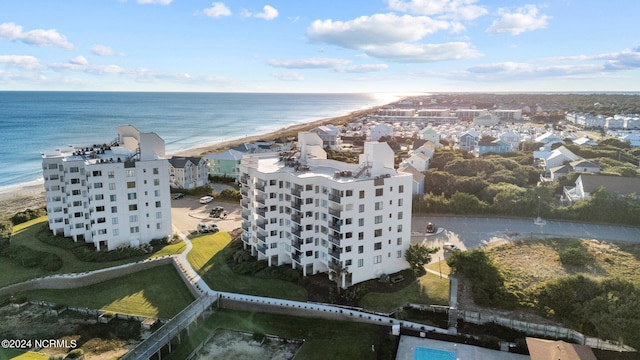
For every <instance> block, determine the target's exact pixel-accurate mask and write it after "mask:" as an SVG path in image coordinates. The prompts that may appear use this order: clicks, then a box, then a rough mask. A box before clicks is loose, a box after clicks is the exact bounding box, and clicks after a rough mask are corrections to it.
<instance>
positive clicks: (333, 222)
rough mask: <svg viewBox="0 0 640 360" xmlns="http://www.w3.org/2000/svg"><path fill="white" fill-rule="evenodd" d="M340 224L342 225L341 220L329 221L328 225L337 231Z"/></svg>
mask: <svg viewBox="0 0 640 360" xmlns="http://www.w3.org/2000/svg"><path fill="white" fill-rule="evenodd" d="M341 226H342V220H338V221H331V222H329V227H330V228H331V229H333V230H335V231H337V232H340V227H341Z"/></svg>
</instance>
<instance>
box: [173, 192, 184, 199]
mask: <svg viewBox="0 0 640 360" xmlns="http://www.w3.org/2000/svg"><path fill="white" fill-rule="evenodd" d="M183 197H184V194H183V193H174V194H173V195H171V198H172V199H174V200H178V199H182V198H183Z"/></svg>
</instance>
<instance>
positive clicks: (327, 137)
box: [311, 124, 340, 150]
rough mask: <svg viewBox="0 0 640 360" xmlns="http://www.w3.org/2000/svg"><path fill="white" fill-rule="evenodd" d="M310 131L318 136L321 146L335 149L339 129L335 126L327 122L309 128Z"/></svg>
mask: <svg viewBox="0 0 640 360" xmlns="http://www.w3.org/2000/svg"><path fill="white" fill-rule="evenodd" d="M311 132H314V133H316V134H318V136H320V139H322V146H324V148H325V149H331V150H335V149H337V148H338V135H339V134H340V130H339V129H338V128H337V127H335V126H333V125H331V124H329V125H324V126H319V127H317V128H315V129H313V130H311Z"/></svg>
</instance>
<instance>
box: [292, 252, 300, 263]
mask: <svg viewBox="0 0 640 360" xmlns="http://www.w3.org/2000/svg"><path fill="white" fill-rule="evenodd" d="M291 260H293V261H295V262H297V263H298V264H300V253H293V254H291Z"/></svg>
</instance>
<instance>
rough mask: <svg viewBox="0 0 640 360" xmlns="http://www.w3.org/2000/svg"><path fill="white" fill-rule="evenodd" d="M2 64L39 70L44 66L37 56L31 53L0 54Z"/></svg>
mask: <svg viewBox="0 0 640 360" xmlns="http://www.w3.org/2000/svg"><path fill="white" fill-rule="evenodd" d="M0 64H5V65H7V66H12V67H17V68H20V69H23V70H38V69H40V68H41V67H42V66H41V65H40V62H38V59H37V58H35V57H34V56H29V55H0Z"/></svg>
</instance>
